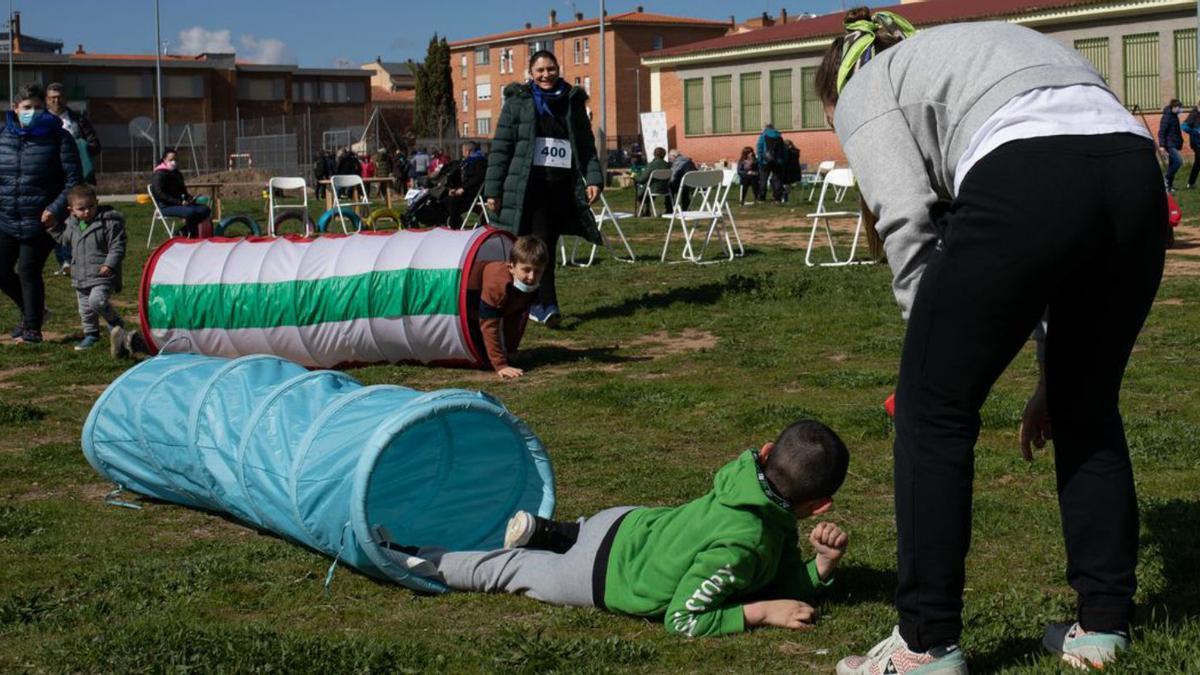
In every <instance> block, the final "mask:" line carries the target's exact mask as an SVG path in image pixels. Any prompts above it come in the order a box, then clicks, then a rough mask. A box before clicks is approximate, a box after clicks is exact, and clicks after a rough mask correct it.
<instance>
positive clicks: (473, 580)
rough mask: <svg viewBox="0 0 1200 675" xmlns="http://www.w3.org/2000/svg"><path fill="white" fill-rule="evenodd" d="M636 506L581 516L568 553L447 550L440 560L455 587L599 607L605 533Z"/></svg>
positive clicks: (442, 573)
mask: <svg viewBox="0 0 1200 675" xmlns="http://www.w3.org/2000/svg"><path fill="white" fill-rule="evenodd" d="M634 508H635V507H632V506H618V507H616V508H611V509H605V510H604V511H601V512H600V513H597V514H596V515H594V516H592V517H591V518H580V519H579V525H580V527H579V539H577V540H576V541H575V545H574V546H572V547H571V548H570V549H569V550H568V551H567V552H566V553H561V554H560V553H552V552H550V551H533V550H529V549H523V548H512V549H499V550H496V551H465V552H458V553H445V554H443V555H442V558H441V560H440V561H435V562H436V564H437V568H438V572H440V573H441V575H442V578H443V579H445V580H446V584H447V585H448V586H450V588H453V589H456V590H460V591H483V592H486V593H498V592H504V593H515V594H517V595H528V596H529V597H531V598H533V599H535V600H541V601H542V602H549V603H551V604H555V605H569V606H572V607H595V606H596V602H595V600H594V599H593V598H592V570H593V569H594V568H595V567H596V554H597V553H598V552H599V549H600V544H601V542H603V541H604V535H606V534H608V531H609V529H611V528H612V525H613V523H614V522H616V520H617V519H618V518H620V517H621V516H622V515H624V514H626V513H628V512H629V511H631V510H633V509H634Z"/></svg>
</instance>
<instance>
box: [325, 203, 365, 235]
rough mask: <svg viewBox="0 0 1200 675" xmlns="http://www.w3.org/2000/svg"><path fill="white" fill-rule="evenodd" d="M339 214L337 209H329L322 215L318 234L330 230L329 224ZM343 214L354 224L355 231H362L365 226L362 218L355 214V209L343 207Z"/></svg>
mask: <svg viewBox="0 0 1200 675" xmlns="http://www.w3.org/2000/svg"><path fill="white" fill-rule="evenodd" d="M337 214H338V210H337V209H329V210H328V211H326V212H325V213H322V214H321V217H320V218H318V219H317V232H320V233H321V234H324V233H325V231H326V230H327V229H328V228H329V223H330V222H331V221H332V220H333V219H334V218H337ZM342 214H343V215H345V216H346V219H347V220H349V221H351V222H353V223H354V229H355V230H361V229H362V226H363V222H362V218H361V217H359V215H358V214H357V213H355V212H354V209H352V208H350V207H349V206H343V207H342Z"/></svg>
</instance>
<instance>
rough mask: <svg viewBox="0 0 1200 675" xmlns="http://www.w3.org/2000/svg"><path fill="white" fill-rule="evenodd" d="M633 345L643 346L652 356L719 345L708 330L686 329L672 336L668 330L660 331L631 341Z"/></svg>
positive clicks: (658, 356)
mask: <svg viewBox="0 0 1200 675" xmlns="http://www.w3.org/2000/svg"><path fill="white" fill-rule="evenodd" d="M629 345H630V346H632V347H643V348H644V349H643V350H642V351H643V353H645V354H646V355H647V356H649V357H651V358H661V357H663V356H670V355H672V354H687V353H689V352H699V351H704V350H706V349H712V348H713V347H716V346H717V336H716V335H713V334H712V333H710V332H708V331H706V330H696V329H693V328H688V329H685V330H684V331H683V332H682V333H680V334H678V335H676V336H674V337H672V336H671V335H670V334H669V333H668V332H667V331H658V332H657V333H651V334H649V335H646V336H644V337H640V338H638V339H636V340H633V341H631V342H629Z"/></svg>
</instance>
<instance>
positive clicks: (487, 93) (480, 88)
mask: <svg viewBox="0 0 1200 675" xmlns="http://www.w3.org/2000/svg"><path fill="white" fill-rule="evenodd" d="M475 100H476V101H490V100H492V83H491V82H483V83H477V84H476V85H475Z"/></svg>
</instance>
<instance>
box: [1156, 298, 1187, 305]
mask: <svg viewBox="0 0 1200 675" xmlns="http://www.w3.org/2000/svg"><path fill="white" fill-rule="evenodd" d="M1182 304H1183V298H1163V299H1162V300H1156V301H1155V302H1154V306H1155V307H1157V306H1159V305H1168V306H1170V307H1178V306H1180V305H1182Z"/></svg>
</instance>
